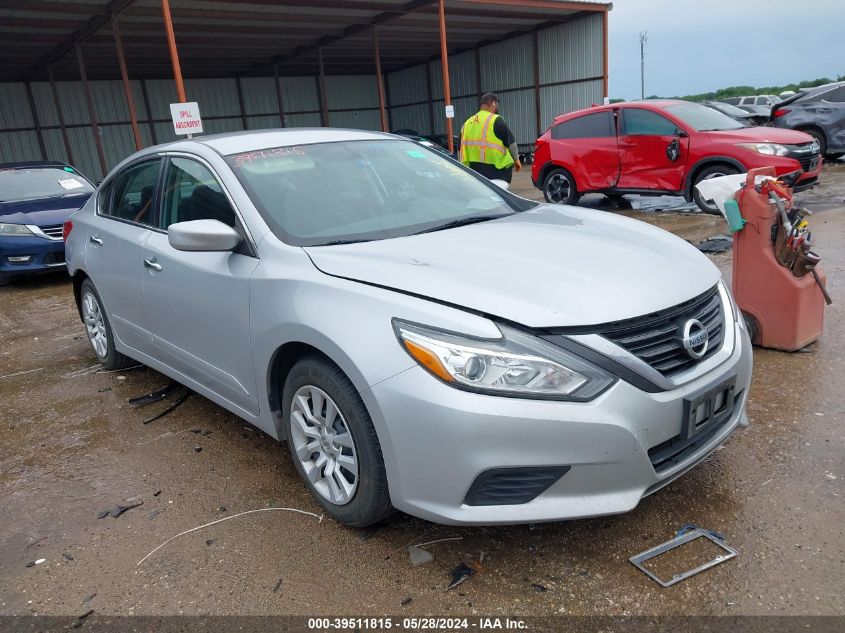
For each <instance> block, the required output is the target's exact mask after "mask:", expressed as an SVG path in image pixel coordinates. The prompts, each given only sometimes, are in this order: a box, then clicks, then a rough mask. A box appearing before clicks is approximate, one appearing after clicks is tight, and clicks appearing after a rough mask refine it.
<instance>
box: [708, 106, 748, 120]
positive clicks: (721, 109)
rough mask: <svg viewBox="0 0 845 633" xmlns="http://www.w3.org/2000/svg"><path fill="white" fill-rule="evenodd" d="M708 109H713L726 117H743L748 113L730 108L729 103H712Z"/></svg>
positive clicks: (740, 109)
mask: <svg viewBox="0 0 845 633" xmlns="http://www.w3.org/2000/svg"><path fill="white" fill-rule="evenodd" d="M710 107H712V108H715V109H716V110H718V111H719V112H724V113H725V114H727V115H728V116H732V117H735V116H739V117H745V116H747V115H748V112H746V111H745V110H743V109H742V108H737V107H736V106H732V105H731V104H730V103H714V104H712V105H711V106H710Z"/></svg>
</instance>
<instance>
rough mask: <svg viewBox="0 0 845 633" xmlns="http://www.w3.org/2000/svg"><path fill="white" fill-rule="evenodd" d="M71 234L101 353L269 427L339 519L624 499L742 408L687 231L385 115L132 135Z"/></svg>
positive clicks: (734, 315)
mask: <svg viewBox="0 0 845 633" xmlns="http://www.w3.org/2000/svg"><path fill="white" fill-rule="evenodd" d="M326 174H331V183H330V186H327V184H326ZM150 186H152V188H153V190H152V191H151V192H150V196H149V202H148V203H144V202H143V200H145V199H146V198H147V194H146V193H145V192H146V191H147V188H148V187H150ZM67 253H68V270H69V271H70V273H71V275H72V276H73V288H74V296H75V299H76V304H77V306H78V308H79V312H80V316H81V317H82V319H83V321H84V324H85V331H86V332H87V334H88V338H89V340H90V342H91V345H92V348H93V350H94V353H95V354H96V356H97V358H98V360H99V361H100V362H102V363H104V364H105V366H106V367H109V368H119V367H125V366H126V365H127V364H128V363H134V362H136V361H138V362H142V363H144V364H146V365H149V366H150V367H152V368H154V369H156V370H157V371H160V372H162V373H164V374H165V375H167V376H169V377H171V378H172V379H173V380H176V381H179V382H180V383H182V384H184V385H186V386H188V387H190V388H191V389H194V390H195V391H198V392H199V393H201V394H203V395H205V396H206V397H208V398H210V399H211V400H213V401H214V402H216V403H218V404H219V405H220V406H222V407H224V408H226V409H227V410H229V411H231V412H232V413H234V414H235V415H238V416H240V417H241V418H243V419H245V420H248V421H249V422H251V423H253V424H255V425H256V426H258V427H259V428H261V429H262V430H264V431H265V432H267V433H268V434H270V435H271V436H273V437H275V438H278V439H285V440H286V441H287V446H288V453H289V455H290V459H291V460H292V461H293V464H294V466H295V468H296V470H297V472H298V473H299V475H300V477H301V478H302V480H303V482H304V485H305V486H306V488H307V489H308V490H309V491H310V492H311V494H312V495H313V496H314V498H315V499H316V500H317V502H318V503H319V504H320V505H321V506H322V508H323V509H324V510H325V512H326V513H327V514H329V515H330V516H331V517H333V518H334V519H335V520H337V521H340V522H343V523H346V524H349V525H352V526H364V525H369V524H372V523H375V522H377V521H379V520H381V519H383V518H384V517H385V516H386V515H388V514H389V513H390V512H391V509H392V508H397V509H399V510H402V511H404V512H407V513H409V514H412V515H415V516H418V517H422V518H424V519H428V520H432V521H438V522H443V523H454V524H458V523H461V524H500V523H531V522H538V521H554V520H562V519H571V518H576V517H587V516H596V515H607V514H614V513H621V512H627V511H629V510H631V509H633V508H634V507H635V506H636V505H637V504H638V503H639V502H640V500H641V499H642V498H643V497H644V496H646V495H650V494H652V493H654V492H655V491H657V490H658V489H660V488H662V487H663V486H665V485H667V484H668V483H670V482H671V481H673V480H674V479H676V478H678V477H680V476H682V475H683V474H684V473H686V472H687V471H688V470H689V469H690V468H692V467H694V466H695V465H696V464H698V463H700V462H701V461H702V460H703V459H705V458H706V457H707V455H708V454H710V453H712V452H713V451H714V450H716V449H717V448H718V447H719V446H720V445H721V444H722V443H723V442H724V441H725V440H726V439H727V438H728V437H729V436H730V435H731V434H732V433H733V432H734V431H735V430H736V429H737V428H738V427H739V426H742V425H744V424H746V423H747V419H746V417H745V412H744V408H745V404H746V401H747V398H748V387H749V383H750V381H751V365H752V352H751V344H750V341H749V338H748V331H747V329H746V327H745V324H744V320H743V318H742V317H741V316H740V315H739V313H738V311H737V308H736V305H735V304H734V303H733V300H732V298H731V295H730V292H729V291H728V290H727V288H726V287H725V284H724V282H723V281H722V278H721V274H720V273H719V270H718V269H717V268H716V267H715V266H714V265H713V264H712V263H711V262H710V261H709V260H708V259H707V257H705V256H704V255H702V254H701V253H700V252H699V251H698V250H697V249H696V248H695V247H694V246H692V245H691V244H688V243H687V242H685V241H684V240H682V239H680V238H678V237H676V236H674V235H672V234H670V233H668V232H666V231H663V230H660V229H657V228H655V227H653V226H651V225H649V224H646V223H645V222H639V221H636V220H632V219H630V218H625V217H621V216H617V215H612V214H606V213H601V212H598V211H593V210H589V209H578V208H573V207H563V206H560V205H550V204H540V203H537V202H533V201H530V200H526V199H524V198H520V197H518V196H514V195H512V194H509V193H508V192H506V191H503V190H501V189H499V188H498V187H497V186H496V185H494V184H493V183H492V182H490V181H489V180H487V179H485V178H484V177H482V176H480V175H479V174H477V173H475V172H473V171H472V170H470V169H468V168H466V167H464V166H463V165H461V164H459V163H456V162H455V161H454V160H450V159H449V158H448V157H446V156H443V154H442V153H441V152H439V151H437V150H432V149H429V148H426V147H422V146H420V145H419V144H417V143H414V142H411V141H409V140H406V139H401V138H397V137H395V136H391V135H386V134H378V133H373V132H363V131H352V130H333V129H320V130H307V129H300V130H297V129H291V130H285V131H266V132H262V131H252V132H247V133H235V134H226V135H219V136H200V137H198V138H195V139H193V140H183V141H177V142H175V143H171V144H168V145H160V146H156V147H150V148H147V149H144V150H142V151H141V152H138V153H136V154H134V155H133V156H131V157H129V158H128V159H127V160H125V161H124V162H123V163H121V164H120V165H118V166H117V168H116V169H115V170H114V171H113V172H112V173H111V174H109V175H108V176H107V177H106V179H105V181H104V182H103V184H102V185H101V186H100V188H99V189H98V191H97V195H96V197H94V198H92V199H91V200H89V202H88V203H87V204H86V205H85V207H83V209H82V210H81V211H79V212H78V213H76V214H74V215H73V216H72V217H71V218H70V219H69V220H68V229H67ZM130 358H131V359H134V360H129V359H130ZM116 432H120V431H117V430H116Z"/></svg>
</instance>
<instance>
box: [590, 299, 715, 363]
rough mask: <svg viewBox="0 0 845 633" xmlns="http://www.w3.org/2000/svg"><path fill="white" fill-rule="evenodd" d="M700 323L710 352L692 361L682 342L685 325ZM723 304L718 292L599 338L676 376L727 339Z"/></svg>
mask: <svg viewBox="0 0 845 633" xmlns="http://www.w3.org/2000/svg"><path fill="white" fill-rule="evenodd" d="M689 319H697V320H699V321H701V323H702V324H703V325H704V327H705V328H706V329H707V334H708V340H709V342H708V344H707V352H706V353H705V354H704V356H702V357H701V358H698V359H695V358H692V357H691V356H690V355H689V354H688V353H687V351H686V350H685V349H684V346H683V343H682V342H681V336H682V331H683V327H684V323H686V322H687V321H688V320H689ZM724 325H725V324H724V318H723V316H722V301H721V298H720V296H719V291H718V288H713V289H711V290H709V291H707V292H706V293H704V294H703V295H701V296H699V297H696V298H695V299H691V300H689V301H686V302H684V303H682V304H680V305H677V306H675V307H673V308H669V309H667V310H662V311H660V312H655V313H654V314H649V315H647V316H644V317H638V318H636V319H631V320H629V321H618V322H616V323H613V324H611V325H609V326H608V327H607V328H606V329H605V330H603V331H601V332H600V334H602V335H603V336H605V337H606V338H608V339H610V340H611V341H613V342H614V343H616V344H617V345H619V346H620V347H623V348H625V349H626V350H628V351H629V352H631V353H632V354H633V355H634V356H636V357H638V358H639V359H641V360H643V361H645V362H646V363H648V364H649V365H650V366H651V367H653V368H654V369H656V370H657V371H659V372H660V373H661V374H663V375H664V376H674V375H675V374H679V373H681V372H682V371H685V370H687V369H690V368H691V367H693V366H695V365H696V364H698V363H700V362H701V361H703V360H705V359H707V358H710V356H712V355H713V354H715V353H716V352H717V351H718V350H719V348H720V347H721V346H722V340H723V338H724V335H725V333H724Z"/></svg>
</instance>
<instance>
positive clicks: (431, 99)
mask: <svg viewBox="0 0 845 633" xmlns="http://www.w3.org/2000/svg"><path fill="white" fill-rule="evenodd" d="M425 91H426V98H427V99H428V127H429V130H431V131H430V134H434V132H435V130H434V97H433V96H432V94H431V64H430V63H428V62H426V63H425Z"/></svg>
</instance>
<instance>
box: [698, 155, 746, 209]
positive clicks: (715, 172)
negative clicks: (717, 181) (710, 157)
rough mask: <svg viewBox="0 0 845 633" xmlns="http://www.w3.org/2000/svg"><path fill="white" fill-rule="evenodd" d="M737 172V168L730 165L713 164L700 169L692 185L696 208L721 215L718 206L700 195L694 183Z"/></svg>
mask: <svg viewBox="0 0 845 633" xmlns="http://www.w3.org/2000/svg"><path fill="white" fill-rule="evenodd" d="M738 173H739V170H737V169H736V168H735V167H731V166H730V165H713V166H711V167H705V168H704V169H702V170H701V171H700V172H699V173H698V175H697V176H696V177H695V182H694V183H693V187H692V199H693V200H695V204H697V205H698V208H699V209H701V210H702V211H704V213H709V214H710V215H721V213H722V212H721V211H719V207H717V206H716V203H715V202H713V201H712V200H705V199H704V198H703V197H702V195H701V194H700V193H698V189H697V188H696V187H695V185H697V184H698V183H700V182H701V181H703V180H710V179H711V178H718V177H719V176H729V175H731V174H738Z"/></svg>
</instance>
